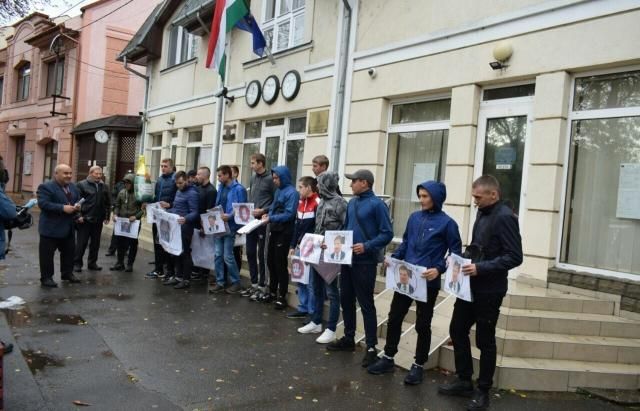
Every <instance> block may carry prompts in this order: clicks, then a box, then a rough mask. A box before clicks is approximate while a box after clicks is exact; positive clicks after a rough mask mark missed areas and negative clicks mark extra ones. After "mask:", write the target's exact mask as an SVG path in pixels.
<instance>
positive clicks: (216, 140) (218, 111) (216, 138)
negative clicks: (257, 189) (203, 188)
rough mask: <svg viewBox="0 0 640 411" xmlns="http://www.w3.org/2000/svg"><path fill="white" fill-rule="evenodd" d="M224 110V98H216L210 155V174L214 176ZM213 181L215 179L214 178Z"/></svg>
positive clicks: (218, 155) (216, 167)
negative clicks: (213, 133) (214, 129)
mask: <svg viewBox="0 0 640 411" xmlns="http://www.w3.org/2000/svg"><path fill="white" fill-rule="evenodd" d="M223 110H224V97H223V96H220V97H218V101H217V102H216V124H215V127H216V132H215V136H214V137H213V152H212V153H211V172H212V173H213V175H214V176H215V175H216V170H217V169H218V157H220V145H221V144H222V143H221V142H220V140H222V128H223V125H222V121H223V120H222V114H223ZM214 181H215V178H214Z"/></svg>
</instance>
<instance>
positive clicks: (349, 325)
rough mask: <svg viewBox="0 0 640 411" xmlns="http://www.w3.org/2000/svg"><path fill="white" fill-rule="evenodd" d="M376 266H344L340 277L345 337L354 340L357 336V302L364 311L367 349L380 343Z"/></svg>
mask: <svg viewBox="0 0 640 411" xmlns="http://www.w3.org/2000/svg"><path fill="white" fill-rule="evenodd" d="M377 267H378V266H377V265H376V264H353V265H352V266H348V265H343V266H342V273H341V275H340V302H341V305H342V318H343V319H344V335H345V337H347V338H349V339H351V340H353V339H354V338H355V335H356V300H357V301H358V304H359V305H360V308H361V310H362V319H363V321H364V333H365V340H366V343H367V347H368V348H371V347H375V346H376V344H377V343H378V324H377V317H376V306H375V304H374V302H373V291H374V288H375V285H376V269H377Z"/></svg>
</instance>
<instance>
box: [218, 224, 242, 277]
mask: <svg viewBox="0 0 640 411" xmlns="http://www.w3.org/2000/svg"><path fill="white" fill-rule="evenodd" d="M235 237H236V236H235V233H231V234H228V235H225V236H224V237H217V238H216V282H217V283H218V285H219V286H221V287H224V267H225V265H226V266H227V273H228V274H229V279H231V283H232V284H237V283H238V282H240V275H239V271H238V266H237V265H236V259H235V258H234V256H233V243H234V242H235Z"/></svg>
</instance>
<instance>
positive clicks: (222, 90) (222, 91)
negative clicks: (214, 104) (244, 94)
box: [213, 87, 228, 98]
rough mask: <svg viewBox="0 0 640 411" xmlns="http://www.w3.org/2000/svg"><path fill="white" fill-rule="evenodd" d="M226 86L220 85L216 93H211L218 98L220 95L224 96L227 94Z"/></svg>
mask: <svg viewBox="0 0 640 411" xmlns="http://www.w3.org/2000/svg"><path fill="white" fill-rule="evenodd" d="M227 91H228V90H227V88H226V87H222V88H221V89H220V90H218V91H216V93H215V94H214V95H213V96H214V97H216V98H220V97H226V96H227Z"/></svg>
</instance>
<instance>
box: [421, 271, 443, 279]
mask: <svg viewBox="0 0 640 411" xmlns="http://www.w3.org/2000/svg"><path fill="white" fill-rule="evenodd" d="M438 274H440V273H439V272H438V269H437V268H429V269H427V271H425V272H424V273H422V278H426V279H427V281H431V280H434V279H436V278H438Z"/></svg>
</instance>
